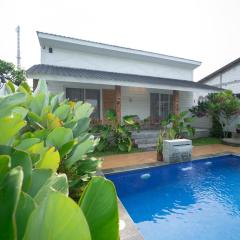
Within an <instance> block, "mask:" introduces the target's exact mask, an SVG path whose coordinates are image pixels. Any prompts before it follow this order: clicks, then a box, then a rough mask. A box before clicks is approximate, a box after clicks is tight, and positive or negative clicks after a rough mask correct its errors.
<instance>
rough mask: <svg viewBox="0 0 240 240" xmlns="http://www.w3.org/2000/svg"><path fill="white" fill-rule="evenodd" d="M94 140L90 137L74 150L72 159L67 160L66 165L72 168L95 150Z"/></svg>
mask: <svg viewBox="0 0 240 240" xmlns="http://www.w3.org/2000/svg"><path fill="white" fill-rule="evenodd" d="M93 144H94V140H93V138H92V137H91V136H90V137H89V138H87V139H85V140H84V141H82V142H81V143H79V144H78V145H77V146H76V148H75V149H74V150H73V154H72V156H71V157H70V158H68V159H66V160H65V161H64V163H65V164H66V166H67V167H71V166H72V165H73V164H74V163H76V161H78V160H80V159H81V158H82V157H83V156H84V155H85V154H87V153H88V152H90V151H92V150H93Z"/></svg>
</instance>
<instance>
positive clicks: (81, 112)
mask: <svg viewBox="0 0 240 240" xmlns="http://www.w3.org/2000/svg"><path fill="white" fill-rule="evenodd" d="M92 112H93V107H92V105H91V104H90V103H81V102H77V103H76V105H75V107H74V113H75V116H74V119H75V120H76V121H78V120H80V119H81V118H87V117H90V115H91V114H92Z"/></svg>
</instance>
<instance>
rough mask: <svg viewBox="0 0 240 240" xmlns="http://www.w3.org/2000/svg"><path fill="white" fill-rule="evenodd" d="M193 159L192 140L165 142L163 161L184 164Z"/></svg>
mask: <svg viewBox="0 0 240 240" xmlns="http://www.w3.org/2000/svg"><path fill="white" fill-rule="evenodd" d="M191 159H192V140H189V139H174V140H164V141H163V160H164V162H167V163H174V162H184V161H190V160H191Z"/></svg>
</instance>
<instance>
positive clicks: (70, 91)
mask: <svg viewBox="0 0 240 240" xmlns="http://www.w3.org/2000/svg"><path fill="white" fill-rule="evenodd" d="M66 98H67V99H69V100H70V101H73V102H77V101H84V89H81V88H66Z"/></svg>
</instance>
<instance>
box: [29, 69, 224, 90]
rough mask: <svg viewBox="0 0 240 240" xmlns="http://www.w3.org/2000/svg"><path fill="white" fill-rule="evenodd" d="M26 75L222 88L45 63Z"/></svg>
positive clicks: (175, 87)
mask: <svg viewBox="0 0 240 240" xmlns="http://www.w3.org/2000/svg"><path fill="white" fill-rule="evenodd" d="M27 76H28V77H30V78H39V79H46V80H55V81H64V80H65V81H66V77H67V78H68V80H67V81H69V80H71V81H72V82H81V83H90V84H104V85H119V86H134V87H145V88H156V89H171V90H180V91H196V90H201V91H207V92H218V91H221V90H222V89H220V88H217V87H213V86H209V85H206V84H202V83H199V82H192V81H186V80H178V79H169V78H160V77H152V76H143V75H134V74H125V73H116V72H105V71H97V70H89V69H80V68H70V67H59V66H52V65H45V64H38V65H34V66H32V67H31V68H29V69H28V70H27Z"/></svg>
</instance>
